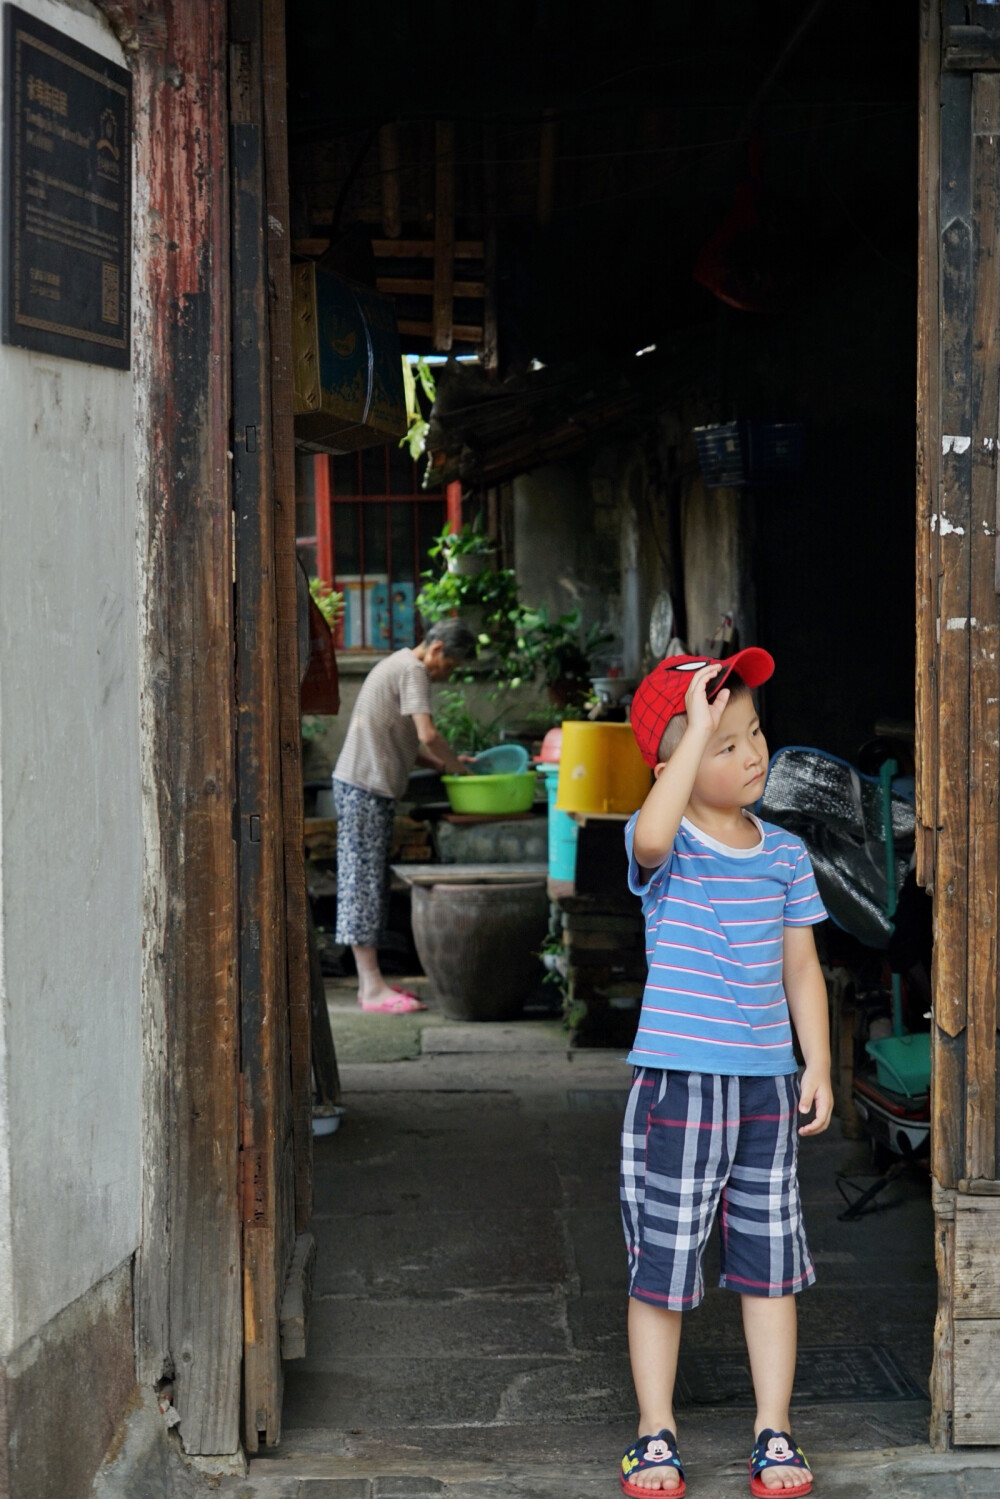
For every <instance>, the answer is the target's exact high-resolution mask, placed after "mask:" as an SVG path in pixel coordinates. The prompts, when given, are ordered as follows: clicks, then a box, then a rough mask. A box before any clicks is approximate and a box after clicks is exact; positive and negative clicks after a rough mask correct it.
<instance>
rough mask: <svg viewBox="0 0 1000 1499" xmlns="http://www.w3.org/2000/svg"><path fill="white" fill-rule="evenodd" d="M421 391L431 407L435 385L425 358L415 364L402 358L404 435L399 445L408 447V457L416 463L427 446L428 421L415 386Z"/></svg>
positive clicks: (435, 394)
mask: <svg viewBox="0 0 1000 1499" xmlns="http://www.w3.org/2000/svg"><path fill="white" fill-rule="evenodd" d="M418 386H419V388H420V389H421V390H422V391H423V393H424V395H425V396H426V398H427V400H428V402H429V403H430V405H431V406H432V407H433V405H434V400H435V397H436V396H437V386H436V384H435V382H434V376H433V374H432V373H431V368H430V365H429V364H428V363H427V361H426V359H418V360H417V362H416V364H411V363H410V361H409V360H408V359H404V360H403V391H404V394H405V396H406V420H407V429H406V436H405V437H402V438H400V442H399V446H400V447H401V448H409V450H410V457H411V458H412V459H413V461H414V463H416V461H417V459H418V458H421V457H423V454H424V452H425V450H426V447H427V433H428V431H429V429H430V422H429V421H428V419H427V417H426V416H425V415H424V412H423V408H422V406H421V404H420V397H419V395H418V394H417V387H418Z"/></svg>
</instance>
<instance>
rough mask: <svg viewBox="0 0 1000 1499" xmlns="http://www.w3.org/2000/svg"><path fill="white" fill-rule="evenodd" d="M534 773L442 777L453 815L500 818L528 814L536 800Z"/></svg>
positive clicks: (531, 771)
mask: <svg viewBox="0 0 1000 1499" xmlns="http://www.w3.org/2000/svg"><path fill="white" fill-rule="evenodd" d="M536 779H537V777H536V775H535V772H534V771H533V770H528V771H524V772H523V773H522V774H520V775H512V776H442V777H441V781H442V784H443V785H444V788H445V790H446V791H447V793H448V800H449V801H450V802H451V810H452V811H453V812H466V813H472V814H476V813H479V814H491V815H494V816H496V815H499V814H502V813H505V812H507V813H510V812H528V811H530V809H531V804H532V802H533V801H534V800H535V781H536Z"/></svg>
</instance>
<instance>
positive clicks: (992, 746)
mask: <svg viewBox="0 0 1000 1499" xmlns="http://www.w3.org/2000/svg"><path fill="white" fill-rule="evenodd" d="M972 135H973V138H972V181H973V205H972V206H973V221H974V223H975V227H976V242H975V270H974V299H975V300H974V304H973V308H972V348H973V356H972V374H973V392H972V394H973V411H974V419H973V425H972V449H971V457H972V474H971V486H972V503H971V524H970V526H969V531H968V534H967V536H966V537H965V546H966V548H967V550H968V552H969V553H970V557H971V576H970V599H969V614H968V625H967V628H968V633H969V770H968V778H967V779H968V785H969V831H968V850H969V855H968V858H969V864H968V869H969V874H968V881H969V883H968V892H969V893H968V900H969V911H968V927H967V932H968V935H967V938H966V942H967V947H968V955H969V956H968V965H969V980H968V989H969V1000H968V1026H969V1030H968V1040H967V1048H968V1052H967V1076H966V1115H967V1117H966V1170H965V1172H964V1173H963V1175H965V1176H966V1177H970V1178H975V1177H995V1176H996V1174H997V1155H996V1133H997V1131H996V1110H997V962H996V956H997V953H996V948H997V916H998V911H997V888H998V876H1000V838H998V833H1000V821H998V819H1000V796H998V784H1000V745H998V729H1000V713H998V702H1000V667H998V664H997V656H998V653H1000V638H998V637H1000V630H998V625H1000V611H998V600H997V592H996V587H995V576H994V574H995V563H996V538H995V537H993V536H992V535H991V534H990V533H991V531H993V530H994V529H995V526H996V490H997V467H996V466H997V443H998V438H1000V433H998V430H997V418H998V411H1000V283H998V280H997V266H998V264H1000V186H998V183H1000V145H998V141H1000V75H998V74H996V73H983V74H979V75H977V76H976V77H975V78H974V79H973V83H972ZM954 624H955V621H954V620H953V619H950V618H949V619H946V622H945V633H954V630H953V627H954ZM956 1310H957V1303H956Z"/></svg>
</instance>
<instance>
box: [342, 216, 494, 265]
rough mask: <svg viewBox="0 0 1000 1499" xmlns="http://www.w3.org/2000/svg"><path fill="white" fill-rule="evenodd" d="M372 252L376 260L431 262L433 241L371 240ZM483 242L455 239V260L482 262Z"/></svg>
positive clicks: (479, 240)
mask: <svg viewBox="0 0 1000 1499" xmlns="http://www.w3.org/2000/svg"><path fill="white" fill-rule="evenodd" d="M315 221H316V223H318V224H319V223H322V222H323V218H322V215H321V214H317V215H316V220H315ZM372 250H373V252H374V255H375V259H376V260H433V259H434V241H433V240H432V239H373V240H372ZM482 258H483V241H482V240H481V239H457V240H456V241H455V259H456V260H482Z"/></svg>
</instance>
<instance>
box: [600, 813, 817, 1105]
mask: <svg viewBox="0 0 1000 1499" xmlns="http://www.w3.org/2000/svg"><path fill="white" fill-rule="evenodd" d="M638 815H639V814H638V813H636V814H635V817H632V818H630V820H629V822H628V824H627V826H626V828H625V847H626V849H627V851H628V859H629V873H628V882H629V889H630V890H631V891H632V892H633V894H635V895H638V896H641V897H642V911H643V915H644V917H645V919H646V957H647V961H648V964H649V973H648V976H647V979H646V988H645V992H644V994H643V998H642V1013H641V1014H640V1016H639V1028H638V1030H637V1032H636V1037H635V1042H634V1044H633V1047H632V1051H631V1052H630V1054H629V1058H628V1060H629V1061H630V1062H631V1063H633V1064H634V1065H635V1066H638V1067H665V1068H668V1069H669V1070H670V1071H671V1072H712V1073H726V1074H731V1075H735V1076H742V1077H774V1076H779V1075H780V1074H782V1073H787V1072H794V1071H795V1065H796V1064H795V1054H794V1052H793V1050H792V1031H791V1026H790V1024H789V1019H788V1004H787V1001H786V999H785V991H784V987H783V985H782V979H781V967H782V943H783V930H784V928H785V927H786V926H814V925H815V924H816V923H817V922H819V921H822V920H824V918H825V916H826V911H825V910H824V908H823V902H822V901H821V900H820V897H819V891H818V890H817V889H816V881H815V878H814V876H813V871H812V865H811V864H810V862H809V855H808V854H807V853H806V851H805V849H804V848H803V846H802V844H801V843H800V842H799V840H798V839H797V838H793V837H792V835H791V834H790V833H786V832H785V831H784V829H783V828H778V827H775V826H774V824H773V823H767V822H760V821H759V820H758V819H757V818H756V817H752V818H751V821H752V822H753V823H754V825H755V826H756V827H757V828H758V829H759V830H760V835H761V837H760V842H759V843H758V844H757V845H756V846H755V847H754V848H729V847H728V846H727V845H726V844H724V843H719V842H718V841H717V840H716V839H714V838H710V837H709V836H708V834H707V833H703V832H701V830H700V829H699V828H696V827H695V826H694V825H693V824H692V823H690V822H689V821H688V820H687V818H686V817H685V818H683V819H682V821H681V825H680V827H679V828H678V830H677V837H676V838H675V840H674V846H673V848H672V850H671V852H670V854H669V856H668V858H667V859H666V860H665V861H664V863H663V864H661V865H660V867H659V869H657V870H655V871H654V873H653V874H652V875H651V877H650V878H649V879H648V880H644V879H643V871H642V870H641V869H640V867H639V865H638V864H637V863H636V861H635V856H634V854H633V852H632V839H633V836H634V834H635V822H636V817H638ZM746 815H748V816H749V814H746Z"/></svg>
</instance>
